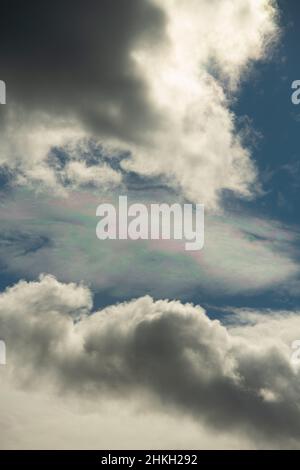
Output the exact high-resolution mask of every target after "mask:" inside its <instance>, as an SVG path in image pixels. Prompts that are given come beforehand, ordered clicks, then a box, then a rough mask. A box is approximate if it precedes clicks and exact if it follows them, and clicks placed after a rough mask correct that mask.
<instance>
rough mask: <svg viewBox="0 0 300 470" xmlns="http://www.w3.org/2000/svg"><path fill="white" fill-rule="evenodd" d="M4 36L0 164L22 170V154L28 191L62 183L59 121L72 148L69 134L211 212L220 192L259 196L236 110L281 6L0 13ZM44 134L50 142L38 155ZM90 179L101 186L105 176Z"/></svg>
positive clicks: (204, 1)
mask: <svg viewBox="0 0 300 470" xmlns="http://www.w3.org/2000/svg"><path fill="white" fill-rule="evenodd" d="M6 5H7V6H6ZM20 25H22V26H20ZM0 30H1V33H0V42H1V44H2V48H3V53H2V54H1V61H0V66H1V73H2V74H3V79H5V80H6V82H7V87H8V102H9V103H10V104H8V105H7V112H5V113H3V115H2V131H1V141H2V140H7V139H8V140H9V144H8V145H7V144H6V145H5V146H4V149H5V150H4V151H3V152H2V156H1V161H2V162H3V164H5V165H8V166H9V167H12V168H13V169H14V168H15V167H14V166H12V165H11V161H15V160H16V155H18V157H17V159H18V162H19V169H20V168H21V169H22V170H23V173H24V179H23V183H24V184H28V182H29V183H30V182H33V183H35V182H36V181H40V182H41V184H43V182H48V181H47V179H49V178H52V180H53V181H51V182H50V183H51V185H52V187H55V185H54V183H56V184H57V181H56V179H55V175H54V176H53V172H52V170H51V167H49V165H48V163H47V161H48V154H49V152H50V153H51V148H52V146H55V145H57V132H58V131H57V120H59V121H61V120H63V121H64V123H62V122H60V124H59V126H58V127H59V132H60V134H62V133H63V134H64V141H65V140H66V138H67V136H68V134H69V133H70V128H71V129H73V130H75V131H76V132H78V135H79V136H80V135H81V134H82V133H84V134H85V135H88V136H90V137H94V138H97V139H98V140H100V141H101V142H102V143H103V145H107V146H108V147H110V146H111V145H113V146H117V147H118V148H121V149H122V150H123V151H127V152H129V153H130V156H128V158H127V159H126V160H124V161H123V163H122V166H123V169H124V170H125V171H134V172H136V173H138V174H142V175H144V176H150V175H151V176H160V177H161V176H163V177H164V178H165V180H166V181H167V182H168V184H169V185H170V186H173V187H176V188H177V189H179V190H181V191H182V192H183V194H184V195H185V197H187V198H189V199H192V200H197V201H198V202H202V203H205V204H206V205H207V207H210V208H215V207H217V205H218V198H219V195H220V192H221V191H222V190H223V189H229V190H232V191H234V192H236V193H238V194H240V195H242V196H246V197H248V196H250V195H251V194H252V193H253V191H254V187H255V184H256V170H255V167H254V164H253V161H252V159H251V155H250V152H249V150H248V149H247V148H245V146H244V144H243V142H242V139H241V137H240V136H239V135H238V133H237V131H236V127H235V117H234V114H233V113H232V111H231V110H230V103H231V99H232V96H233V95H232V94H233V93H234V92H235V91H236V90H237V87H238V85H239V84H240V82H241V80H242V79H243V77H244V76H245V74H247V71H248V68H249V66H250V65H251V64H252V63H253V62H255V61H257V60H260V59H262V58H264V56H265V52H266V50H270V48H269V46H270V45H271V44H272V42H273V41H274V39H275V38H276V36H277V34H278V28H277V22H276V8H275V6H274V4H273V1H271V0H245V1H244V2H240V1H239V0H224V1H222V2H219V1H217V0H214V1H211V0H201V1H195V0H188V1H186V2H184V3H182V2H176V1H174V0H167V1H164V0H153V1H150V0H130V1H128V2H121V3H119V4H118V7H117V8H116V7H115V5H113V4H112V2H109V1H108V0H103V1H101V2H96V1H92V2H90V4H89V6H88V7H87V6H86V5H83V4H82V5H79V4H76V5H75V4H74V2H70V1H68V0H65V1H63V2H59V3H58V2H54V3H53V2H52V3H51V6H50V5H49V7H45V8H44V9H41V8H40V6H39V3H38V2H37V1H31V2H29V3H28V2H27V4H26V7H25V5H24V6H21V7H20V6H18V8H16V9H13V8H12V6H11V2H10V3H9V4H8V2H4V5H3V15H2V19H1V24H0ZM24 38H25V40H24ZM21 51H22V52H21ZM22 114H23V116H24V115H26V116H27V115H30V119H26V120H25V124H24V126H23V129H24V130H23V132H22V131H21V133H20V131H19V127H18V120H19V119H18V117H19V116H20V115H22ZM41 123H43V125H45V126H46V127H47V129H48V131H47V132H48V135H49V132H50V133H51V136H52V138H51V139H46V141H44V143H43V146H42V147H40V146H39V145H36V144H38V143H39V135H40V134H39V133H38V134H37V131H36V128H40V126H41ZM8 127H9V128H10V129H12V133H8V132H7V129H8ZM29 140H30V145H28V141H29ZM36 140H37V142H36ZM12 142H13V145H12ZM32 153H33V154H34V155H36V156H37V155H38V157H33V156H32ZM81 165H84V163H81ZM73 166H74V165H73ZM77 166H78V165H77ZM31 167H32V168H31ZM95 170H96V169H95ZM83 172H84V174H85V175H86V177H87V171H86V170H84V171H83ZM71 174H72V175H73V176H74V174H75V172H74V168H73V170H72V171H71ZM76 175H78V172H76ZM94 176H95V177H94V179H93V181H95V180H99V184H101V181H102V180H103V171H102V170H101V171H99V172H97V171H95V173H94ZM105 178H106V176H105V177H104V180H105ZM84 179H85V178H84ZM112 182H113V183H114V178H113V179H112ZM48 186H49V185H48ZM58 186H59V187H60V188H61V187H64V180H62V181H59V184H58Z"/></svg>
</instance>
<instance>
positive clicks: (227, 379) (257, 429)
mask: <svg viewBox="0 0 300 470" xmlns="http://www.w3.org/2000/svg"><path fill="white" fill-rule="evenodd" d="M76 289H77V288H76V286H75V285H68V284H60V283H59V282H58V281H56V280H55V279H54V278H53V277H51V276H45V277H42V278H41V279H40V280H39V281H38V282H34V283H26V282H20V283H18V284H17V285H15V286H14V287H13V288H11V289H8V290H7V291H6V292H4V293H2V294H1V296H0V331H1V334H2V337H3V338H4V340H5V341H6V344H7V351H8V361H7V366H6V367H7V370H6V373H8V374H9V375H10V377H11V378H12V379H14V381H16V382H17V383H18V384H19V386H20V385H22V386H25V385H26V386H27V387H31V388H35V389H36V387H38V388H39V387H41V388H42V390H44V391H45V389H43V387H42V384H43V383H45V384H47V387H46V389H49V386H50V389H49V390H55V389H58V390H59V391H60V394H61V393H63V394H67V395H74V394H75V396H77V399H78V400H81V399H82V400H83V402H84V401H85V400H87V401H89V400H92V402H91V403H93V407H94V408H93V409H94V410H95V413H96V414H97V409H98V408H97V402H98V400H99V405H100V404H103V403H104V402H105V400H106V399H107V396H109V397H110V399H114V398H116V399H117V400H119V399H120V397H121V398H122V400H125V401H128V402H129V403H132V402H133V401H134V402H135V403H136V405H137V407H138V408H140V410H144V411H145V412H148V411H149V410H150V412H151V410H152V411H153V410H160V409H161V408H162V407H163V409H164V412H165V413H167V414H169V415H170V416H172V415H173V416H174V413H175V414H176V415H177V416H179V415H180V414H183V415H186V416H190V417H193V419H194V420H195V422H196V423H197V422H199V423H200V427H202V429H203V426H204V427H205V428H207V429H208V430H209V435H210V433H212V430H214V429H217V430H218V431H219V432H221V433H223V434H224V435H225V437H227V439H228V438H229V436H230V435H231V433H233V434H232V436H234V435H236V433H237V432H239V433H240V435H241V437H242V436H245V439H247V440H248V442H249V445H254V446H256V447H270V446H271V447H272V446H278V447H288V446H294V447H296V446H298V444H297V443H298V442H299V435H300V426H299V419H300V415H299V404H300V403H299V392H300V380H299V372H298V370H297V368H295V367H294V366H292V365H291V362H290V355H291V346H290V341H291V339H295V337H294V336H295V335H296V334H297V333H296V332H297V331H298V330H299V327H300V317H299V315H298V314H293V313H289V312H279V313H278V314H277V315H276V316H275V317H272V315H270V316H268V317H267V316H264V317H263V321H262V320H261V321H257V320H256V321H255V322H253V321H252V323H251V322H250V323H249V322H247V323H246V325H244V326H243V325H242V324H241V318H242V317H241V318H240V317H238V318H236V320H235V322H234V324H233V325H231V326H227V327H225V326H224V325H222V324H221V323H220V322H219V321H216V320H214V321H212V320H210V319H209V318H208V317H207V315H206V313H205V311H204V310H203V308H201V307H199V306H193V305H191V304H185V305H184V304H182V303H180V302H178V301H167V300H159V301H153V300H152V299H151V298H150V297H142V298H139V299H137V300H133V301H131V302H129V303H123V304H118V305H115V306H111V307H108V308H106V309H104V310H101V311H98V312H92V311H91V305H90V296H89V293H88V290H87V289H85V288H83V287H82V286H79V287H78V289H79V292H78V294H76ZM52 292H53V295H51V294H52ZM59 299H60V300H59ZM73 310H74V312H73ZM79 311H80V312H81V316H78V312H79ZM87 314H88V315H87ZM243 320H244V321H245V319H243ZM276 325H277V326H276ZM274 326H275V327H274ZM266 332H267V334H266ZM36 390H37V389H36ZM43 393H44V392H43ZM57 400H59V398H57ZM225 431H226V432H225ZM242 439H243V437H242ZM119 444H120V447H121V446H122V442H121V438H120V443H119ZM228 445H230V444H228ZM65 446H66V447H67V446H68V443H67V442H65Z"/></svg>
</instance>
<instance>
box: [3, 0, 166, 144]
mask: <svg viewBox="0 0 300 470" xmlns="http://www.w3.org/2000/svg"><path fill="white" fill-rule="evenodd" d="M164 24H165V21H164V14H163V12H162V11H161V10H160V9H159V8H157V7H156V6H154V5H153V4H152V3H151V2H150V1H149V0H120V1H118V2H113V1H111V0H100V1H99V0H89V1H87V2H84V1H74V0H62V1H57V0H55V1H49V0H47V1H44V2H40V1H38V0H29V1H26V2H19V1H16V0H12V1H8V0H4V1H3V2H1V17H0V71H1V78H2V79H3V80H5V81H6V84H7V95H8V100H7V101H8V105H7V107H6V111H7V110H9V107H10V104H12V103H17V104H19V105H22V106H24V107H25V109H28V110H31V111H33V110H42V111H44V112H47V113H53V114H54V115H59V116H60V117H61V116H65V117H73V116H75V117H79V118H80V120H82V122H84V123H85V124H86V125H87V126H89V128H91V129H92V130H96V131H97V133H99V132H103V133H107V134H110V133H113V135H114V136H118V135H119V136H122V135H126V138H127V139H128V138H129V139H130V135H131V133H133V132H134V138H135V140H136V139H137V136H138V130H139V129H145V127H146V126H147V125H151V122H152V120H154V119H157V116H155V115H154V114H152V111H151V108H150V107H149V106H148V104H149V103H148V102H147V89H146V86H145V84H144V82H143V79H142V77H141V76H140V75H139V73H138V71H137V70H136V68H135V65H134V62H133V61H132V60H131V57H130V54H131V52H132V50H133V49H134V47H136V45H137V44H138V43H139V42H140V41H144V40H147V41H148V42H150V43H151V41H152V42H160V41H163V40H164ZM3 114H4V111H3V113H2V115H3Z"/></svg>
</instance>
